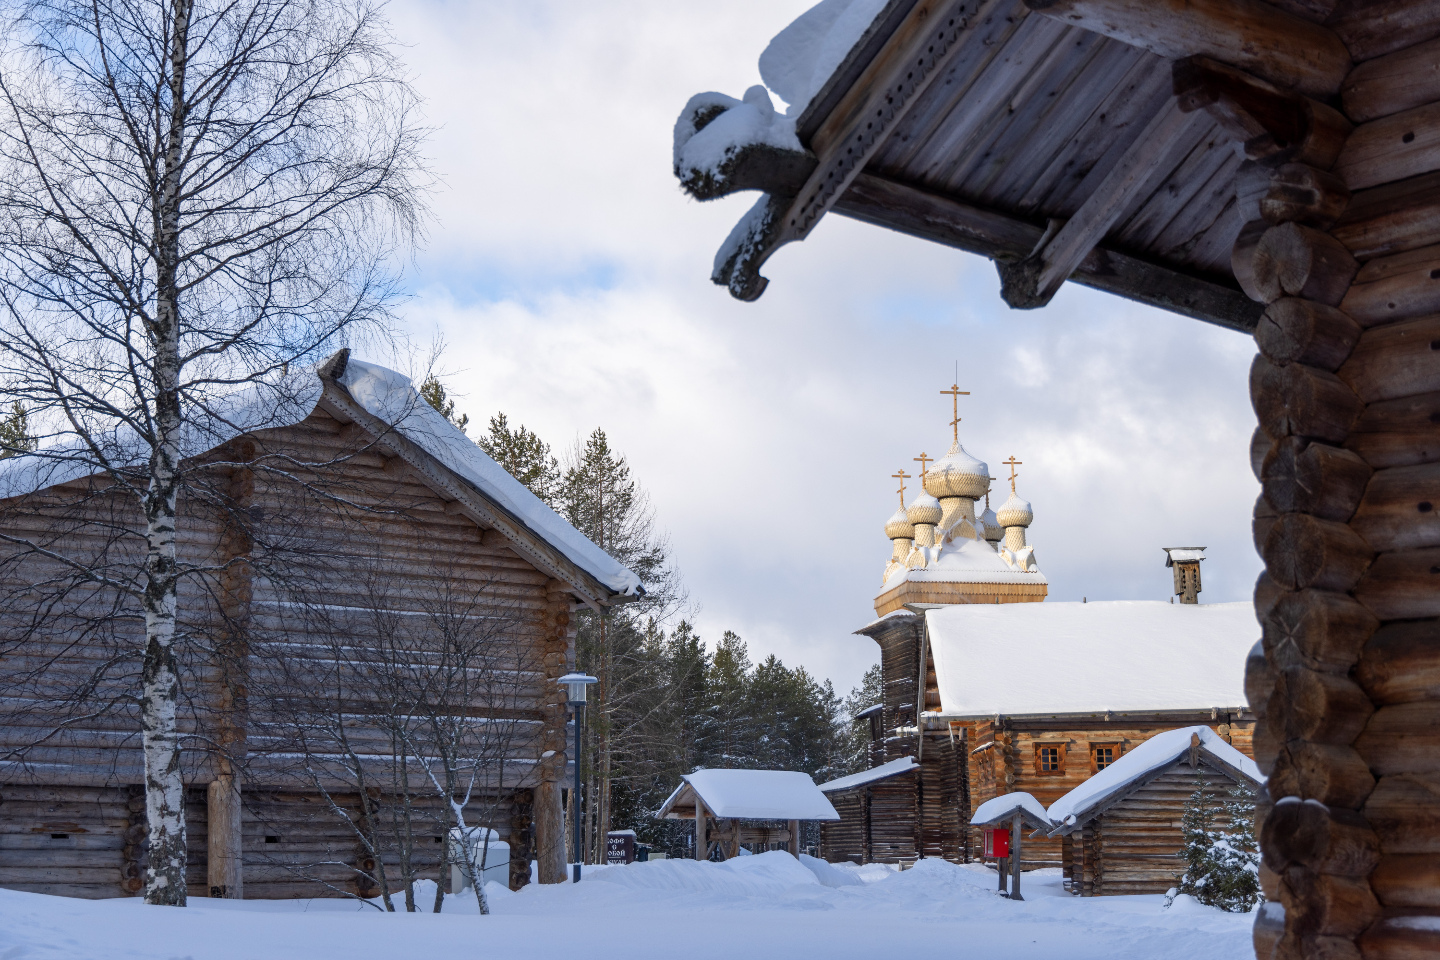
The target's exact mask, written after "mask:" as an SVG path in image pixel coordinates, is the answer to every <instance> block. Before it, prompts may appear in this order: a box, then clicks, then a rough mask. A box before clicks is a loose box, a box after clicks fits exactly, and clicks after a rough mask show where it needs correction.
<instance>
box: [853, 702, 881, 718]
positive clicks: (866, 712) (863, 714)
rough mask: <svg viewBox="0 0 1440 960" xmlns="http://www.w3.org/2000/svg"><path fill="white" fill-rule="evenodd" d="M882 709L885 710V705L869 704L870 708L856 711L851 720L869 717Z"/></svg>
mask: <svg viewBox="0 0 1440 960" xmlns="http://www.w3.org/2000/svg"><path fill="white" fill-rule="evenodd" d="M884 709H885V704H883V703H875V704H871V705H870V706H868V707H866V708H865V709H864V710H860V711H858V712H857V713H856V714H855V716H854V717H853V718H852V719H855V720H859V719H860V718H861V717H868V716H870V714H872V713H879V712H880V711H881V710H884Z"/></svg>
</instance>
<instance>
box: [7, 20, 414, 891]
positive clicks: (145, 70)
mask: <svg viewBox="0 0 1440 960" xmlns="http://www.w3.org/2000/svg"><path fill="white" fill-rule="evenodd" d="M0 11H3V40H0V384H4V387H3V390H0V406H3V407H4V408H9V407H10V405H11V404H12V403H15V402H20V403H23V404H24V407H25V409H26V411H27V414H28V417H29V428H30V430H31V431H32V433H34V434H35V435H36V436H37V437H38V439H39V447H38V449H37V450H36V451H35V453H34V454H33V456H34V457H36V458H40V459H41V460H43V461H45V462H47V463H48V464H49V465H50V467H51V468H52V469H51V472H50V473H49V474H48V475H43V476H48V477H49V478H50V480H51V481H52V482H54V481H55V480H56V478H59V479H70V478H76V477H87V476H95V475H100V476H103V477H104V478H105V483H106V484H107V485H108V486H109V487H110V488H111V489H112V490H118V491H119V492H120V493H122V494H124V495H125V496H126V497H128V498H129V499H130V501H131V502H133V503H134V504H136V505H137V514H138V521H137V525H138V530H137V531H136V532H137V534H138V536H139V538H140V546H139V549H138V550H137V551H132V552H133V553H134V556H133V557H132V558H131V559H133V562H134V564H135V568H134V575H133V576H130V575H120V574H117V573H115V571H113V570H111V569H109V568H107V567H103V566H102V567H96V566H94V565H93V564H91V563H90V562H89V560H88V559H87V557H86V556H84V555H80V554H77V555H75V556H71V555H69V554H68V553H67V550H66V547H65V544H63V543H53V542H52V543H41V542H38V541H35V540H32V539H30V538H27V537H26V536H24V535H23V534H15V533H5V534H3V536H4V538H5V541H6V542H7V543H8V544H9V545H10V546H12V547H22V548H26V549H31V550H34V551H36V552H37V554H40V555H43V556H45V557H46V558H47V560H48V561H49V562H52V563H59V564H61V565H67V566H68V567H69V568H71V569H72V570H73V572H74V573H75V574H76V575H77V576H78V577H81V578H82V579H83V578H89V579H90V580H91V582H93V583H94V584H95V585H96V586H97V587H102V588H105V589H108V590H111V591H114V592H115V593H116V594H117V595H119V596H121V597H123V598H125V600H126V604H127V608H128V609H129V610H130V611H133V612H134V615H137V616H140V617H143V621H144V637H145V649H144V654H143V664H142V669H141V670H140V675H139V678H138V684H139V689H138V691H136V692H137V694H138V709H139V717H140V723H141V728H142V735H143V753H144V766H145V788H146V819H147V824H148V828H149V846H150V850H149V859H150V866H149V868H148V870H147V873H146V878H145V879H146V882H145V898H146V900H147V901H148V902H150V903H157V904H174V905H183V904H184V903H185V818H184V790H183V784H182V781H181V776H180V739H179V727H178V724H177V702H178V699H179V696H180V689H179V672H178V669H177V663H176V646H175V640H176V605H177V587H178V584H179V583H180V582H181V580H182V579H183V578H184V577H185V575H186V573H187V569H188V561H187V558H186V557H185V556H184V555H183V554H182V553H181V552H180V551H179V550H178V549H177V538H176V504H177V501H178V500H179V499H180V498H181V496H182V494H183V493H184V491H185V490H186V489H187V485H188V484H189V483H190V482H191V480H192V474H191V472H190V470H189V468H187V466H186V464H185V458H186V456H187V455H189V454H193V453H194V452H196V451H198V450H203V449H207V448H209V447H211V446H214V445H215V442H218V441H219V440H221V439H224V438H225V437H227V436H228V435H230V434H233V432H234V430H233V429H232V425H231V424H229V423H227V420H228V418H229V417H230V414H228V413H227V412H226V407H225V405H224V404H223V403H222V402H221V398H222V397H224V396H225V395H226V394H228V393H231V392H233V391H234V390H235V388H236V387H237V386H239V385H241V384H246V383H251V382H255V381H267V380H268V381H271V382H276V381H278V380H279V379H280V378H279V375H280V374H281V373H282V372H283V371H284V370H285V369H286V368H288V367H289V366H290V365H296V364H301V363H306V362H309V361H311V360H313V359H316V358H318V357H319V356H320V355H321V354H322V353H323V352H326V351H328V350H331V349H333V348H334V347H335V346H338V345H340V344H341V343H342V342H343V341H345V340H347V339H348V338H349V337H350V336H351V335H352V331H355V332H358V331H359V330H360V329H363V328H366V327H367V326H368V327H370V328H372V329H373V328H375V326H376V325H377V324H378V325H379V326H381V327H383V325H384V324H383V321H384V320H385V318H386V317H387V303H388V302H389V300H390V297H391V295H392V287H393V282H392V273H391V270H392V265H393V264H394V263H395V259H396V257H397V256H399V255H403V253H404V251H405V250H406V248H407V247H408V246H409V245H410V244H411V243H412V242H413V240H414V238H415V234H416V231H417V229H418V225H419V223H420V220H421V218H422V215H423V204H422V200H421V191H422V189H423V186H424V183H425V180H426V176H425V174H424V171H423V169H422V167H421V164H420V162H419V160H418V153H417V150H418V146H419V142H420V137H421V131H420V128H419V127H418V126H417V124H416V121H415V119H414V106H415V101H414V96H413V94H412V92H411V91H410V89H409V88H408V86H407V84H406V82H405V79H404V77H403V75H402V70H401V67H400V65H399V64H398V62H397V61H396V60H395V58H394V57H393V55H392V54H391V52H390V39H389V36H388V33H387V29H386V26H385V23H384V21H383V18H382V16H381V11H380V8H379V6H378V5H376V4H375V3H373V2H370V0H0ZM251 425H253V424H251ZM36 475H37V476H42V474H36Z"/></svg>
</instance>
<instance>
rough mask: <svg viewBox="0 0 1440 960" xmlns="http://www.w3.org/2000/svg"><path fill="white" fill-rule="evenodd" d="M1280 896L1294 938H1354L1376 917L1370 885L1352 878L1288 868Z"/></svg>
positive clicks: (1375, 903) (1377, 909)
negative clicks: (1295, 936)
mask: <svg viewBox="0 0 1440 960" xmlns="http://www.w3.org/2000/svg"><path fill="white" fill-rule="evenodd" d="M1284 878H1285V879H1284V888H1285V890H1286V891H1287V892H1288V894H1289V895H1288V896H1286V895H1285V894H1284V893H1282V895H1281V896H1282V900H1283V902H1284V904H1285V917H1286V921H1287V926H1288V931H1287V932H1289V933H1293V934H1295V935H1297V936H1302V937H1303V936H1317V937H1354V936H1356V935H1357V934H1359V933H1360V932H1361V931H1362V930H1364V929H1365V928H1366V927H1368V926H1370V924H1372V923H1374V922H1375V920H1376V919H1377V918H1378V917H1379V916H1380V904H1379V903H1377V902H1376V900H1375V895H1374V893H1372V892H1371V890H1370V884H1368V883H1366V882H1365V881H1364V880H1359V879H1355V878H1352V877H1336V876H1330V875H1329V874H1323V873H1314V872H1312V871H1309V870H1307V869H1305V868H1302V867H1291V868H1290V869H1289V870H1287V871H1285V874H1284Z"/></svg>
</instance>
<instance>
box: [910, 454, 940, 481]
mask: <svg viewBox="0 0 1440 960" xmlns="http://www.w3.org/2000/svg"><path fill="white" fill-rule="evenodd" d="M910 459H912V460H914V461H915V462H916V463H918V464H920V476H922V477H923V476H925V465H926V464H927V463H930V462H932V461H933V460H934V459H935V458H934V457H927V456H925V453H924V451H921V453H920V456H918V457H911V458H910Z"/></svg>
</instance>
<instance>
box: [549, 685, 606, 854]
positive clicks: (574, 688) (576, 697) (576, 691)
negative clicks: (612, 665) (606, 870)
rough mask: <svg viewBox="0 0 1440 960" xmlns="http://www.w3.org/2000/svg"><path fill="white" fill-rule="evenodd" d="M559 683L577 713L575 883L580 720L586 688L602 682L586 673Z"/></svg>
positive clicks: (578, 819)
mask: <svg viewBox="0 0 1440 960" xmlns="http://www.w3.org/2000/svg"><path fill="white" fill-rule="evenodd" d="M557 682H558V683H560V684H562V685H563V686H564V687H565V695H566V699H567V700H568V701H569V704H570V709H571V710H574V711H575V787H574V792H573V793H572V796H573V797H574V802H573V803H571V808H572V809H573V810H574V811H575V882H576V883H579V882H580V861H581V859H582V856H581V853H580V718H581V717H582V716H583V715H584V711H585V688H586V687H588V686H590V684H592V683H599V682H600V681H599V680H598V679H596V678H595V677H592V676H589V675H587V674H584V673H567V674H565V676H563V677H561V678H560V679H559V680H558V681H557Z"/></svg>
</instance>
